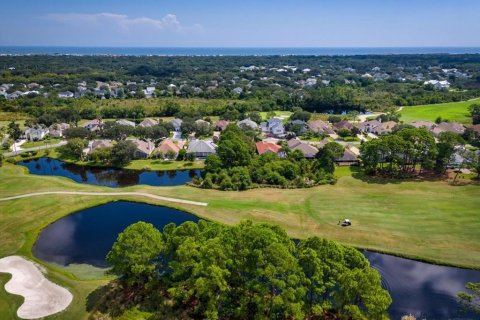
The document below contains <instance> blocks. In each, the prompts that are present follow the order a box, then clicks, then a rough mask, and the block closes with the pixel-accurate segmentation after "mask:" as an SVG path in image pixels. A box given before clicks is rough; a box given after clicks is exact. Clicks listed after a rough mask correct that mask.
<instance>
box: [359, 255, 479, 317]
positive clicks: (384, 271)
mask: <svg viewBox="0 0 480 320" xmlns="http://www.w3.org/2000/svg"><path fill="white" fill-rule="evenodd" d="M364 254H365V256H366V257H367V258H368V260H370V263H371V265H372V266H373V267H374V268H376V269H377V270H378V271H379V272H380V274H381V275H382V284H383V286H384V288H386V289H388V290H389V291H390V295H391V296H392V299H393V304H392V306H391V307H390V313H391V315H392V318H394V319H399V318H400V317H401V316H402V315H405V314H413V315H415V316H416V317H417V319H423V318H426V319H474V317H473V315H472V314H465V313H462V312H461V310H459V306H458V303H457V301H456V295H457V293H458V292H459V291H463V290H464V286H465V284H466V283H467V282H469V281H470V282H471V281H473V282H480V271H478V270H465V269H460V268H453V267H445V266H437V265H432V264H428V263H423V262H418V261H413V260H409V259H403V258H398V257H394V256H389V255H385V254H380V253H374V252H368V251H365V252H364Z"/></svg>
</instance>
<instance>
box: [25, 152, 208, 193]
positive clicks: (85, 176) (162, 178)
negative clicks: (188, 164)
mask: <svg viewBox="0 0 480 320" xmlns="http://www.w3.org/2000/svg"><path fill="white" fill-rule="evenodd" d="M17 164H18V165H20V166H23V167H27V168H28V170H29V171H30V173H32V174H38V175H43V176H60V177H66V178H69V179H72V180H74V181H76V182H80V183H87V184H94V185H99V186H107V187H114V188H117V187H127V186H133V185H137V184H145V185H150V186H178V185H183V184H185V183H187V182H190V181H191V180H192V178H193V177H195V176H199V175H200V173H201V170H171V171H147V170H131V169H116V168H102V167H90V166H81V165H77V164H71V163H66V162H63V161H61V160H57V159H51V158H47V157H43V158H38V159H33V160H24V161H20V162H18V163H17Z"/></svg>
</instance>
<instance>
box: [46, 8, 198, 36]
mask: <svg viewBox="0 0 480 320" xmlns="http://www.w3.org/2000/svg"><path fill="white" fill-rule="evenodd" d="M46 18H47V19H48V20H52V21H55V22H59V23H62V24H69V25H75V26H78V27H82V26H83V27H87V28H88V27H92V26H96V27H97V28H102V27H104V28H108V27H114V28H118V29H119V30H121V31H123V32H126V33H130V32H132V31H134V30H137V29H143V30H145V29H146V30H150V31H166V30H169V31H176V32H190V31H192V32H193V31H202V30H203V28H202V26H201V25H199V24H194V25H193V26H183V25H182V24H181V23H180V21H179V20H178V18H177V16H176V15H174V14H167V15H165V16H164V17H162V18H160V19H152V18H149V17H139V18H131V17H129V16H127V15H124V14H116V13H109V12H102V13H92V14H83V13H63V14H53V13H52V14H49V15H47V16H46ZM99 31H101V30H99Z"/></svg>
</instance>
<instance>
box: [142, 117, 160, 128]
mask: <svg viewBox="0 0 480 320" xmlns="http://www.w3.org/2000/svg"><path fill="white" fill-rule="evenodd" d="M157 124H158V121H157V120H154V119H148V118H147V119H144V120H143V121H142V122H140V123H139V126H140V127H152V126H155V125H157Z"/></svg>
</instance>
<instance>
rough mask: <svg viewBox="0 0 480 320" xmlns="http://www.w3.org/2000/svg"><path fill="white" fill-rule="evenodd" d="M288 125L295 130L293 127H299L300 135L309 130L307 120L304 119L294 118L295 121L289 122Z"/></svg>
mask: <svg viewBox="0 0 480 320" xmlns="http://www.w3.org/2000/svg"><path fill="white" fill-rule="evenodd" d="M288 127H289V129H290V131H293V130H292V128H299V130H298V132H297V131H295V132H297V133H298V134H299V135H304V134H305V133H307V131H308V128H307V123H306V122H305V121H302V120H293V121H290V122H289V123H288Z"/></svg>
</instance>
